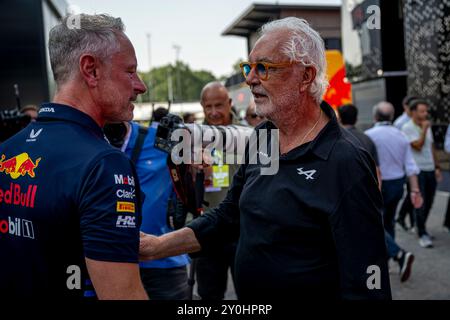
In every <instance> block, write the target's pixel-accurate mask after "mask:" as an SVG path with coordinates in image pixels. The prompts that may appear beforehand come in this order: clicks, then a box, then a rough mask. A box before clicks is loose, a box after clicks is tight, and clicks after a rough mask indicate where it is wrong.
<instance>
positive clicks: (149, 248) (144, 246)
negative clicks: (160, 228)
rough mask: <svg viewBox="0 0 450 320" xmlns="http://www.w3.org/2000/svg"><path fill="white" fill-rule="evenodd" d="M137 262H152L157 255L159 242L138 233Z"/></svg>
mask: <svg viewBox="0 0 450 320" xmlns="http://www.w3.org/2000/svg"><path fill="white" fill-rule="evenodd" d="M140 239H141V242H140V244H139V260H141V261H145V260H153V259H155V256H156V254H157V252H158V251H157V248H158V246H159V244H160V242H161V240H160V239H159V238H158V237H156V236H153V235H151V234H146V233H144V232H142V231H141V232H140Z"/></svg>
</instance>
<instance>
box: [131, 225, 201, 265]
mask: <svg viewBox="0 0 450 320" xmlns="http://www.w3.org/2000/svg"><path fill="white" fill-rule="evenodd" d="M140 237H141V243H140V245H139V259H140V260H141V261H145V260H155V259H161V258H167V257H173V256H178V255H180V254H184V253H191V252H196V251H200V250H201V247H200V243H199V242H198V240H197V238H196V237H195V234H194V231H192V229H190V228H186V227H184V228H181V229H180V230H177V231H172V232H169V233H166V234H163V235H162V236H160V237H155V236H152V235H150V234H146V233H143V232H141V236H140Z"/></svg>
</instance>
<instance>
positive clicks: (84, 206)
mask: <svg viewBox="0 0 450 320" xmlns="http://www.w3.org/2000/svg"><path fill="white" fill-rule="evenodd" d="M136 177H137V175H136V174H135V170H134V168H133V167H132V165H131V163H130V161H129V160H128V159H127V158H126V157H125V155H124V154H121V153H119V152H115V153H110V154H108V155H106V156H103V157H101V158H100V159H98V160H97V161H96V163H95V165H94V166H93V168H92V169H91V170H90V173H89V174H88V177H87V178H86V181H85V183H84V187H83V189H82V192H81V195H80V200H79V201H80V215H81V217H80V228H81V236H82V242H83V248H84V254H85V256H86V257H87V258H89V259H93V260H100V261H110V262H128V263H138V253H139V227H140V223H141V207H140V204H141V200H142V199H141V192H140V189H139V188H138V181H137V178H136Z"/></svg>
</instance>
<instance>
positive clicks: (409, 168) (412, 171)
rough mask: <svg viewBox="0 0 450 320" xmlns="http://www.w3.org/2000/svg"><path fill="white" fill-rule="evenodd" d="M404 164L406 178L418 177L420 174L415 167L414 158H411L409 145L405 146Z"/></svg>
mask: <svg viewBox="0 0 450 320" xmlns="http://www.w3.org/2000/svg"><path fill="white" fill-rule="evenodd" d="M404 163H405V171H406V175H407V176H408V177H411V176H413V175H418V174H419V173H420V169H419V167H418V166H417V163H416V161H415V160H414V157H413V155H412V151H411V145H410V144H409V143H408V145H407V146H406V152H405V161H404Z"/></svg>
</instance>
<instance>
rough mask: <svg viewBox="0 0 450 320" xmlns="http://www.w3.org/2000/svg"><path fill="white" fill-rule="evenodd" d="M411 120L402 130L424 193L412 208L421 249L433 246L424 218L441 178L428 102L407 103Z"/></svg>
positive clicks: (428, 211) (415, 101)
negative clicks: (409, 146)
mask: <svg viewBox="0 0 450 320" xmlns="http://www.w3.org/2000/svg"><path fill="white" fill-rule="evenodd" d="M409 108H410V111H411V120H410V121H408V122H407V123H405V124H404V125H403V127H402V131H403V132H404V133H405V135H406V137H407V138H408V141H409V142H410V144H411V147H412V151H413V152H412V154H413V157H414V160H415V161H416V163H417V166H418V167H419V169H420V174H419V188H420V192H421V194H422V196H423V200H424V203H423V206H422V207H421V208H419V209H417V210H415V214H416V224H417V232H418V234H419V238H420V239H419V244H420V245H421V246H422V247H424V248H431V247H433V242H432V241H431V237H430V235H429V234H428V232H427V230H426V221H427V218H428V215H429V213H430V210H431V206H432V205H433V200H434V194H435V192H436V185H437V180H440V179H441V172H440V167H439V164H438V163H437V161H436V152H435V148H434V141H433V135H432V133H431V128H430V125H431V124H430V121H428V103H427V102H426V101H425V100H414V101H412V102H411V103H410V106H409Z"/></svg>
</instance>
